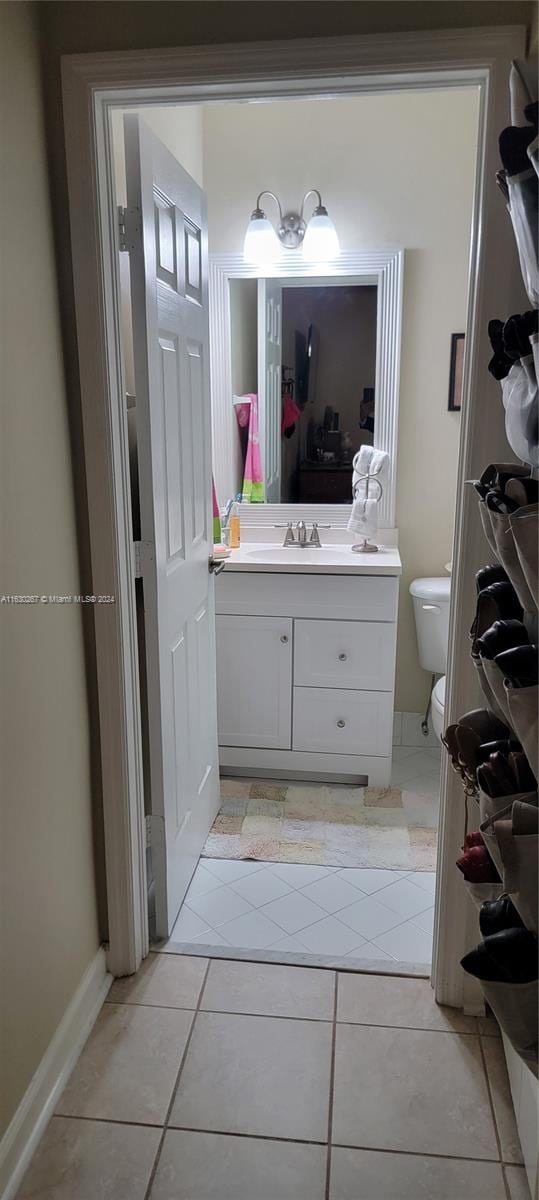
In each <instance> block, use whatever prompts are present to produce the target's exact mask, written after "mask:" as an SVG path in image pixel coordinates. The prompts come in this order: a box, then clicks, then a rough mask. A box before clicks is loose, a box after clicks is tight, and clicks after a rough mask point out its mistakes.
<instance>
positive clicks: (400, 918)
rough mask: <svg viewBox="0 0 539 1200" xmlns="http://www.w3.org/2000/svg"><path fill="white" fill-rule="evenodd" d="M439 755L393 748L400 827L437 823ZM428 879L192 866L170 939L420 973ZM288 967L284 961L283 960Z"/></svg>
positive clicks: (289, 866)
mask: <svg viewBox="0 0 539 1200" xmlns="http://www.w3.org/2000/svg"><path fill="white" fill-rule="evenodd" d="M439 775H440V751H439V749H436V748H433V747H427V748H420V749H418V748H417V747H410V746H396V747H394V751H393V773H392V780H391V782H392V783H393V784H395V785H396V786H399V787H400V786H402V787H403V788H405V790H406V797H407V804H406V810H405V813H404V814H403V815H404V816H405V819H406V821H407V822H408V823H409V824H410V826H411V825H412V824H413V822H414V820H415V821H416V822H417V824H419V825H421V826H423V825H425V824H426V817H425V811H426V809H427V808H428V810H429V821H430V822H431V823H432V824H435V823H436V822H437V816H438V806H439ZM434 887H435V875H434V873H433V872H429V871H414V872H408V871H387V870H378V869H373V868H351V867H346V868H340V869H339V868H337V867H325V866H323V867H322V866H307V865H300V864H294V863H261V862H252V861H249V862H246V861H241V860H238V859H215V858H213V859H212V858H204V859H201V861H200V863H199V865H198V867H197V870H196V872H195V874H194V876H193V880H192V883H191V887H190V889H189V892H188V893H187V896H186V898H185V902H184V904H183V906H182V909H181V911H180V914H179V916H178V920H177V921H176V925H175V927H174V930H173V932H172V935H171V938H170V941H169V942H168V943H166V944H164V946H163V948H164V949H166V950H167V951H169V952H174V950H175V947H178V948H179V947H180V946H181V947H182V948H183V947H185V944H188V945H189V944H192V945H196V946H197V947H206V946H207V947H209V946H213V947H221V948H223V947H224V948H226V947H230V946H232V947H234V948H236V949H241V950H246V951H248V950H253V951H270V952H271V954H272V956H273V955H275V954H279V953H283V954H295V955H304V954H306V953H307V954H315V955H317V956H320V955H323V956H331V957H333V958H338V959H342V960H344V959H346V960H353V961H354V962H357V961H358V960H362V962H363V963H364V964H365V966H366V967H368V965H369V963H372V969H376V964H380V963H386V964H388V963H389V964H393V967H394V966H395V964H396V963H407V964H415V965H416V966H417V967H419V968H424V969H425V970H426V971H427V970H428V968H429V966H430V963H431V957H432V936H433V921H434ZM287 961H290V960H287Z"/></svg>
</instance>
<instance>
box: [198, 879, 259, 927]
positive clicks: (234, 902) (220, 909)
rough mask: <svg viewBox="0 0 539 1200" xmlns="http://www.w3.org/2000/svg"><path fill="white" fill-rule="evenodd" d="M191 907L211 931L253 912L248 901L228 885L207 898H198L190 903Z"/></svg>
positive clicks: (219, 888) (224, 885)
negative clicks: (226, 922)
mask: <svg viewBox="0 0 539 1200" xmlns="http://www.w3.org/2000/svg"><path fill="white" fill-rule="evenodd" d="M189 907H190V908H191V909H192V910H193V912H195V913H196V914H197V916H198V917H201V918H202V920H203V921H206V922H207V924H208V925H209V927H210V929H218V928H219V926H220V925H224V924H225V921H233V920H234V917H242V916H243V915H244V913H247V912H250V911H251V905H250V904H249V902H248V900H244V899H243V896H239V895H238V893H237V892H233V891H232V888H231V887H228V886H227V884H223V885H222V886H221V887H218V888H216V889H215V891H214V892H208V893H207V894H206V895H205V896H196V897H195V899H194V900H191V901H190V903H189Z"/></svg>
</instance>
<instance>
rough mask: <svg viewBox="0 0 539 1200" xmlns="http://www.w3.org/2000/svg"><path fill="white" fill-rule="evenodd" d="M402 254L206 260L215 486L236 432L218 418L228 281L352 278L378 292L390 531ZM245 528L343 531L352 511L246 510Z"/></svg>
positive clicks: (379, 414) (381, 443)
mask: <svg viewBox="0 0 539 1200" xmlns="http://www.w3.org/2000/svg"><path fill="white" fill-rule="evenodd" d="M403 275H404V250H395V249H393V250H345V251H343V252H342V253H341V254H340V255H339V259H338V260H336V261H335V262H332V263H323V264H321V263H318V264H317V263H308V262H305V259H304V258H303V255H302V253H301V251H295V250H289V251H287V252H286V256H284V255H283V258H282V259H281V260H279V262H278V263H274V264H272V265H271V266H269V267H264V268H259V267H256V266H252V265H251V264H249V263H246V262H245V261H244V259H243V256H242V255H240V254H210V256H209V299H210V371H211V401H212V440H213V463H214V472H215V476H216V479H217V480H218V479H219V476H220V473H221V472H220V467H221V464H223V466H225V465H226V464H227V463H228V462H230V458H231V455H232V453H233V445H232V438H233V436H234V427H233V424H232V422H231V421H230V420H228V421H227V420H221V417H223V416H225V415H226V414H228V415H229V414H230V406H231V403H232V364H231V356H230V281H231V280H232V279H262V278H265V279H270V278H271V279H283V280H286V279H288V278H290V279H294V280H295V281H297V280H298V279H304V280H306V281H308V280H309V279H312V280H313V281H314V279H316V281H317V283H320V282H327V283H330V282H331V280H334V279H346V278H348V277H354V276H355V277H356V280H358V281H361V280H362V279H364V281H365V283H366V284H367V283H369V284H375V285H376V287H377V289H378V301H377V322H376V375H375V394H376V405H375V413H374V444H375V446H377V447H378V449H380V450H386V451H387V453H388V454H389V461H390V472H389V485H388V487H387V489H386V490H385V491H384V495H383V497H382V500H381V502H380V513H379V526H380V528H382V529H387V528H389V529H392V528H394V526H395V497H396V490H397V433H398V417H399V382H400V357H401V334H402V300H403ZM244 507H245V509H248V510H249V522H248V523H249V524H250V525H259V526H273V525H275V524H276V523H279V524H280V523H281V522H286V521H297V520H301V519H303V520H305V521H313V520H314V521H319V522H320V524H330V525H334V526H343V525H344V526H346V524H347V522H348V518H349V515H350V508H351V505H350V504H301V503H300V504H245V505H244Z"/></svg>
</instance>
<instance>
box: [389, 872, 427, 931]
mask: <svg viewBox="0 0 539 1200" xmlns="http://www.w3.org/2000/svg"><path fill="white" fill-rule="evenodd" d="M378 899H379V901H380V904H384V905H386V906H387V908H390V909H391V910H392V912H394V913H396V914H397V916H398V917H399V918H400V920H401V921H404V920H408V918H409V917H415V916H416V914H417V913H420V912H424V911H425V909H426V908H430V905H431V901H430V897H429V895H428V894H427V892H424V891H423V889H422V888H418V887H414V884H413V883H410V880H409V879H398V880H397V882H396V883H392V884H391V885H390V887H387V888H384V890H383V892H379V893H378Z"/></svg>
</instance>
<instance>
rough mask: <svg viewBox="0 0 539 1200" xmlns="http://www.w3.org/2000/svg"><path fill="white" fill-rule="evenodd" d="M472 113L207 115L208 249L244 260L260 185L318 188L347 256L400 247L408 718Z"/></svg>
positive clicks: (391, 104)
mask: <svg viewBox="0 0 539 1200" xmlns="http://www.w3.org/2000/svg"><path fill="white" fill-rule="evenodd" d="M477 115H478V93H477V91H476V90H475V89H471V88H470V89H467V90H451V91H449V90H448V91H437V92H428V93H419V92H418V93H401V94H391V95H385V96H366V97H350V98H346V99H336V100H331V101H324V100H315V101H301V102H295V103H294V102H290V101H286V102H277V103H273V104H264V105H260V104H257V105H248V104H234V105H227V106H224V105H218V106H217V105H216V106H209V107H208V108H206V109H205V112H204V186H205V190H206V192H207V196H208V214H209V242H210V251H212V252H214V253H225V252H228V253H238V252H240V251H241V247H242V244H243V237H244V232H245V225H246V222H247V220H248V217H249V213H250V210H251V208H252V207H253V204H254V201H255V199H256V195H257V193H258V192H259V191H260V190H261V188H264V187H265V188H271V190H272V191H275V192H277V194H278V195H279V197H280V199H281V202H282V204H283V207H284V208H285V209H286V208H288V207H297V205H298V203H299V202H300V201H301V197H302V196H303V194H304V192H306V191H307V189H308V188H310V187H317V188H319V189H320V190H321V192H322V199H323V201H324V203H325V204H326V205H327V207H328V210H329V212H330V215H331V217H332V218H333V220H334V221H335V224H336V226H337V229H338V232H339V237H340V241H341V246H342V248H343V249H344V250H347V249H348V250H351V249H357V248H360V247H361V248H363V247H369V246H377V247H382V246H402V247H404V248H405V250H406V256H405V257H406V262H405V280H404V324H403V343H402V372H401V391H400V416H399V443H398V461H397V524H398V527H399V532H400V548H401V555H402V559H403V578H402V583H401V599H400V613H399V637H398V659H397V694H396V700H395V706H396V708H397V709H402V710H404V711H408V712H419V711H421V710H422V709H423V708H424V706H425V703H426V700H427V696H428V688H429V680H428V677H427V675H426V674H425V672H423V671H422V670H421V668H420V667H419V665H418V661H417V647H416V641H415V627H414V623H413V612H412V603H411V598H410V596H409V594H408V585H409V583H410V581H411V580H412V579H413V578H415V577H416V576H418V575H439V574H443V573H444V564H445V563H446V562H447V561H448V560H449V559H450V557H451V543H452V535H453V516H454V506H455V484H456V470H457V454H458V441H459V428H460V417H459V415H458V414H457V413H449V412H448V411H447V391H448V379H449V353H450V338H451V333H453V332H457V331H460V330H462V329H464V328H465V322H466V303H467V279H468V256H469V241H470V228H471V212H472V198H473V182H474V170H475V146H476V131H477ZM313 130H316V137H313V136H312V131H313ZM270 204H271V201H268V215H269V211H270V207H269V206H270Z"/></svg>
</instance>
